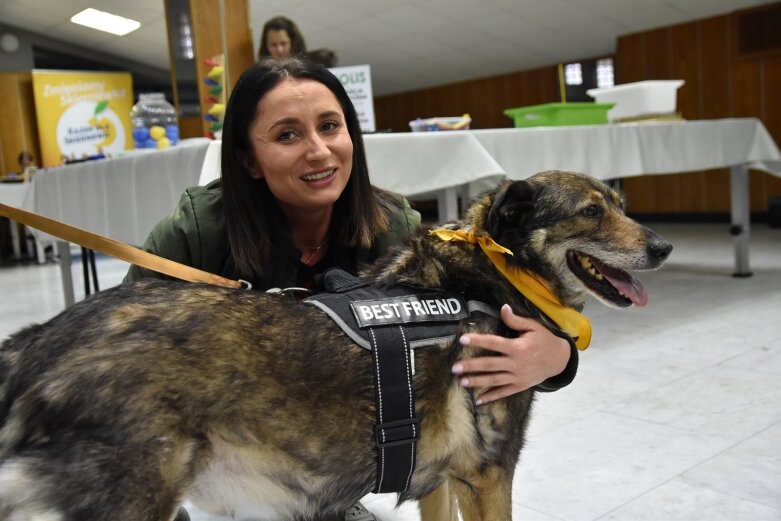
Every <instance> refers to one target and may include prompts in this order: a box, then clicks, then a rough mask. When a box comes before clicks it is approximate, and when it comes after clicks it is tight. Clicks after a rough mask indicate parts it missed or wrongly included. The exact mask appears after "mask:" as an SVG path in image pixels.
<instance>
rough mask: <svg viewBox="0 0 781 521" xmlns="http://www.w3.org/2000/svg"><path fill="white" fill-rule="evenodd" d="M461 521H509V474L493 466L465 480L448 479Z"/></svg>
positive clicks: (510, 496) (510, 515)
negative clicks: (462, 519) (459, 510)
mask: <svg viewBox="0 0 781 521" xmlns="http://www.w3.org/2000/svg"><path fill="white" fill-rule="evenodd" d="M450 484H451V487H452V490H453V491H454V492H455V493H456V496H457V497H458V507H459V508H460V509H461V515H462V516H463V518H464V521H485V520H487V519H490V520H491V521H512V490H511V488H512V475H511V474H508V473H507V472H506V471H505V470H504V469H502V468H501V467H499V466H496V465H493V466H490V467H487V468H486V469H484V470H483V471H475V472H474V473H473V474H472V475H471V476H468V477H467V478H466V479H458V478H451V479H450Z"/></svg>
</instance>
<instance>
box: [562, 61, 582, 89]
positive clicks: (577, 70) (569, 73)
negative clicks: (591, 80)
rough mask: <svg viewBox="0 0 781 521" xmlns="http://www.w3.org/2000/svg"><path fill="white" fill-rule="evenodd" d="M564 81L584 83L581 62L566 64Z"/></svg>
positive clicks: (567, 82) (574, 83) (568, 83)
mask: <svg viewBox="0 0 781 521" xmlns="http://www.w3.org/2000/svg"><path fill="white" fill-rule="evenodd" d="M564 83H566V84H567V85H582V84H583V70H582V69H581V67H580V64H579V63H568V64H567V65H565V66H564Z"/></svg>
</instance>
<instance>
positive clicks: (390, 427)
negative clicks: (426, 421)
mask: <svg viewBox="0 0 781 521" xmlns="http://www.w3.org/2000/svg"><path fill="white" fill-rule="evenodd" d="M419 438H420V420H418V418H417V417H415V418H410V419H407V420H398V421H393V422H386V423H378V424H377V425H375V426H374V444H375V445H376V447H377V448H378V449H383V448H386V447H395V446H397V445H408V444H410V443H413V442H414V441H415V440H417V439H419Z"/></svg>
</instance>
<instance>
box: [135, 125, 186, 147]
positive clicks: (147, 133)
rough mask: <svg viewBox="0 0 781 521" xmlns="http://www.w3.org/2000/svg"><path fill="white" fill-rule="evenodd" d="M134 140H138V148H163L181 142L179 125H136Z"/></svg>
mask: <svg viewBox="0 0 781 521" xmlns="http://www.w3.org/2000/svg"><path fill="white" fill-rule="evenodd" d="M133 140H134V141H135V142H136V148H157V149H159V150H162V149H164V148H168V147H170V146H173V145H175V144H177V143H178V142H179V127H178V126H176V125H166V126H165V127H162V126H160V125H153V126H151V127H149V128H146V127H136V128H134V129H133Z"/></svg>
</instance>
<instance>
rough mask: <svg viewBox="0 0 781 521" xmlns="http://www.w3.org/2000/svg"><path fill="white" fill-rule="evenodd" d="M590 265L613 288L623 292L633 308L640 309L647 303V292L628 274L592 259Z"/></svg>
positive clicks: (640, 283) (641, 284)
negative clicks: (639, 307) (638, 307)
mask: <svg viewBox="0 0 781 521" xmlns="http://www.w3.org/2000/svg"><path fill="white" fill-rule="evenodd" d="M591 263H592V264H593V265H594V267H595V268H596V269H597V270H598V271H599V272H600V273H601V274H602V276H603V277H605V278H606V279H607V280H608V282H610V284H612V285H613V287H614V288H616V289H617V290H619V291H621V292H623V293H624V295H626V296H627V297H628V298H629V300H631V301H632V303H633V304H634V305H635V306H641V307H642V306H645V305H646V304H647V303H648V290H647V289H645V286H643V283H642V282H640V281H639V280H637V279H636V278H634V277H633V276H632V275H630V274H629V273H627V272H625V271H623V270H619V269H616V268H611V267H610V266H608V265H607V264H603V263H601V262H599V261H598V260H597V259H594V258H592V259H591Z"/></svg>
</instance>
